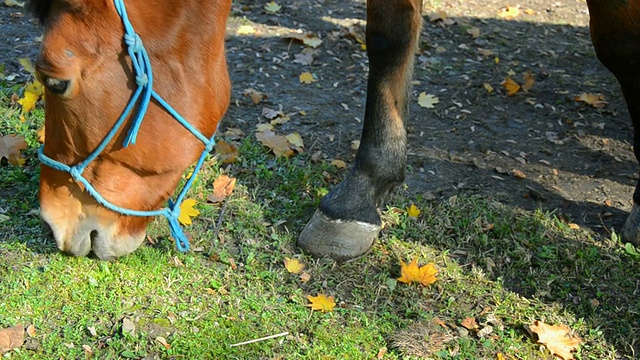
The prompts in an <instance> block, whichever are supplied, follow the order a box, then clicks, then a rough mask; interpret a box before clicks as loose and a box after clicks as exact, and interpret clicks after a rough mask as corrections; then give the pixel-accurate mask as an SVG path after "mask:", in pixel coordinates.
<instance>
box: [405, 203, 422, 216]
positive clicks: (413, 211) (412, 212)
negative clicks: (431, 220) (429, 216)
mask: <svg viewBox="0 0 640 360" xmlns="http://www.w3.org/2000/svg"><path fill="white" fill-rule="evenodd" d="M407 215H409V217H413V218H417V217H418V216H419V215H420V209H419V208H418V207H417V206H416V204H411V206H409V207H408V208H407Z"/></svg>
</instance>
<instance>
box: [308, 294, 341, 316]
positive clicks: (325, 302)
mask: <svg viewBox="0 0 640 360" xmlns="http://www.w3.org/2000/svg"><path fill="white" fill-rule="evenodd" d="M307 299H308V300H309V301H310V302H311V304H308V305H307V306H309V307H310V308H311V310H317V311H322V312H327V311H333V308H334V307H335V306H336V302H335V301H334V300H333V296H329V297H326V296H325V295H323V294H318V296H311V295H307Z"/></svg>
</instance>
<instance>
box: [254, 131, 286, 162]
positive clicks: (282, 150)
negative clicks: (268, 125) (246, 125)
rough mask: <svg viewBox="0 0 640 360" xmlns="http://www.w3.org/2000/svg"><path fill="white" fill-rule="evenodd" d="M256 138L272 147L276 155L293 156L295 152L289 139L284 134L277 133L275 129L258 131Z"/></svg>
mask: <svg viewBox="0 0 640 360" xmlns="http://www.w3.org/2000/svg"><path fill="white" fill-rule="evenodd" d="M256 139H258V141H260V142H261V143H262V144H263V145H264V146H266V147H268V148H269V149H271V151H273V153H274V154H275V155H276V157H280V156H284V157H291V156H292V155H293V153H294V152H293V150H292V149H291V147H290V144H289V140H287V138H286V137H284V136H282V135H276V134H275V133H274V132H273V131H264V132H257V133H256Z"/></svg>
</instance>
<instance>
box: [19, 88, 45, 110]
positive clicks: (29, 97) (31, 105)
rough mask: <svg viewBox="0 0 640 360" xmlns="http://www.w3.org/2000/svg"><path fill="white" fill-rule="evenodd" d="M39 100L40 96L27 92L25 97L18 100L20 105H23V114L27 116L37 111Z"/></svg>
mask: <svg viewBox="0 0 640 360" xmlns="http://www.w3.org/2000/svg"><path fill="white" fill-rule="evenodd" d="M39 98H40V96H39V95H38V94H34V93H32V92H30V91H25V92H24V97H22V99H20V100H18V104H20V105H22V113H23V114H26V113H28V112H29V111H31V110H33V109H35V107H36V103H37V102H38V99H39Z"/></svg>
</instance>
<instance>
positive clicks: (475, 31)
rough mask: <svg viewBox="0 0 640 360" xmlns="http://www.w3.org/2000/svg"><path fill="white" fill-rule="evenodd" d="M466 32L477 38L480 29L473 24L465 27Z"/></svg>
mask: <svg viewBox="0 0 640 360" xmlns="http://www.w3.org/2000/svg"><path fill="white" fill-rule="evenodd" d="M467 34H469V35H471V37H472V38H474V39H477V38H479V37H480V29H479V28H477V27H475V26H474V27H472V28H470V29H467Z"/></svg>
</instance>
